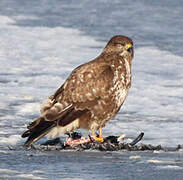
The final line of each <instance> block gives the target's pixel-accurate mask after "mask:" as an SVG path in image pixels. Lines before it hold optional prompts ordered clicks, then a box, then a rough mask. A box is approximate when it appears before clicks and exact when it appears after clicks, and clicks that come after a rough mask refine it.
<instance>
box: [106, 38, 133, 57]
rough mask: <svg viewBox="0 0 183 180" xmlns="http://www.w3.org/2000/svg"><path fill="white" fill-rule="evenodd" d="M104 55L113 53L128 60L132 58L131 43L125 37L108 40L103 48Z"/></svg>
mask: <svg viewBox="0 0 183 180" xmlns="http://www.w3.org/2000/svg"><path fill="white" fill-rule="evenodd" d="M104 52H105V53H111V54H113V53H115V54H118V55H120V56H123V57H127V58H129V57H130V59H132V58H133V54H134V53H133V41H132V40H131V39H130V38H128V37H126V36H121V35H117V36H114V37H112V38H111V39H110V41H109V42H108V43H107V45H106V47H105V48H104Z"/></svg>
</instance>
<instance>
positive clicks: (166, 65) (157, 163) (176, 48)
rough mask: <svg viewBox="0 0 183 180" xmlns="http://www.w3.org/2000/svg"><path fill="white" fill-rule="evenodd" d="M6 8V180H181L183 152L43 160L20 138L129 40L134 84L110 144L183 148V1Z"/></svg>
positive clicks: (1, 155)
mask: <svg viewBox="0 0 183 180" xmlns="http://www.w3.org/2000/svg"><path fill="white" fill-rule="evenodd" d="M7 2H10V0H7V1H4V0H2V2H1V6H0V179H48V178H49V179H64V178H72V179H75V180H76V179H94V178H95V177H97V179H110V180H111V179H115V180H116V179H120V180H121V179H123V178H124V179H144V180H146V179H157V178H161V179H173V178H175V177H176V179H178V180H179V179H182V175H183V173H182V172H183V171H182V169H183V161H182V155H183V154H182V151H179V152H169V153H167V152H130V153H129V152H120V153H108V152H106V153H101V152H37V151H26V150H24V149H22V147H21V145H22V144H23V142H24V140H22V139H21V138H20V134H21V133H22V132H23V131H24V130H25V129H26V125H27V124H28V123H29V122H30V121H32V120H33V119H34V118H36V117H37V116H39V108H40V105H41V103H42V102H43V101H44V99H45V98H47V97H48V96H50V95H51V94H52V93H54V92H55V90H56V89H57V88H58V87H59V86H60V85H61V84H62V83H63V82H64V80H65V79H66V77H67V76H68V75H69V73H70V72H71V71H72V69H73V68H75V67H77V66H78V65H80V64H82V63H84V62H87V61H88V60H91V59H93V58H95V57H96V56H97V55H99V54H100V53H101V51H102V49H103V47H104V46H105V45H106V43H107V41H108V40H109V38H110V37H111V35H115V34H118V33H121V34H122V33H123V32H124V33H123V34H124V35H129V36H132V38H133V39H134V44H135V57H134V60H133V67H132V72H133V82H132V87H131V89H130V93H129V96H128V98H127V99H126V101H125V104H124V106H123V107H122V108H121V111H120V113H119V114H118V115H117V116H116V117H115V119H114V120H113V121H110V123H109V124H108V125H107V126H106V127H105V128H104V136H108V135H111V134H112V135H120V134H121V133H125V134H126V135H127V138H129V139H130V138H134V137H136V136H137V135H138V134H139V133H140V132H141V131H143V132H144V133H145V135H144V139H143V141H142V143H147V144H148V143H150V144H153V145H158V144H161V145H163V146H165V147H166V146H167V147H169V146H171V147H172V146H174V147H175V146H177V145H178V144H183V143H182V139H183V133H182V129H183V118H182V117H183V110H182V108H183V71H182V69H183V57H182V36H181V34H182V29H183V27H182V24H183V23H181V22H182V19H183V18H181V17H182V16H183V15H181V14H180V12H182V5H181V3H180V2H181V1H169V0H168V1H166V3H165V2H164V1H159V2H158V1H157V2H156V1H148V2H147V1H133V2H134V5H133V3H132V2H131V3H129V4H128V3H126V4H121V2H122V1H117V0H115V1H114V4H110V2H109V1H107V0H102V1H100V2H98V1H94V4H93V5H91V4H90V5H89V3H84V1H80V2H82V3H78V4H77V5H74V4H73V3H74V2H72V3H71V4H68V3H67V1H63V2H64V3H63V4H62V6H58V4H59V3H60V2H59V1H58V2H59V3H58V2H57V3H58V4H53V7H52V6H50V4H49V3H48V1H46V0H45V1H44V2H47V3H45V4H46V5H45V4H44V3H43V4H41V1H38V0H37V1H35V2H34V1H27V3H25V1H24V3H23V2H21V3H23V4H20V3H19V2H20V1H17V2H16V1H12V3H9V4H7ZM33 2H34V3H33ZM106 2H108V3H106ZM150 2H151V3H152V4H150ZM163 3H165V4H166V6H165V5H164V4H163ZM59 5H60V4H59ZM40 7H41V8H40ZM49 7H51V8H50V9H49ZM80 7H85V8H81V9H82V10H81V12H80ZM93 7H96V9H92V8H93ZM136 7H137V8H136ZM120 8H122V9H123V11H121V9H120ZM111 9H112V12H111ZM79 12H80V14H79ZM109 12H110V18H109V17H108V18H106V16H107V13H109ZM170 12H171V13H170ZM121 13H122V14H121ZM50 14H51V15H52V16H51V15H50ZM83 14H85V16H83ZM147 14H148V16H147ZM49 15H50V16H49ZM151 15H152V16H151ZM128 16H129V17H130V18H128ZM50 17H51V18H50ZM81 17H82V18H81ZM122 17H126V18H125V19H126V20H125V19H124V20H123V21H121V19H122ZM59 18H61V20H60V19H59ZM80 18H81V19H80ZM149 18H150V19H149ZM40 19H41V20H40ZM73 19H75V20H77V22H74V21H73ZM59 20H60V21H59ZM105 20H106V21H105ZM180 20H181V21H180ZM58 22H59V23H60V24H59V23H58ZM87 23H88V24H89V25H88V24H87ZM133 25H134V26H133ZM82 28H83V29H82ZM135 32H136V33H137V34H135ZM84 133H85V134H86V135H87V134H88V133H87V132H84ZM42 141H43V140H42ZM8 146H13V147H16V148H15V150H12V151H10V150H9V149H8ZM114 171H115V173H114Z"/></svg>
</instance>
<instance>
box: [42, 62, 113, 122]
mask: <svg viewBox="0 0 183 180" xmlns="http://www.w3.org/2000/svg"><path fill="white" fill-rule="evenodd" d="M112 78H113V72H112V70H111V68H110V66H108V65H107V64H105V63H97V62H95V61H94V62H92V63H87V64H84V65H82V66H79V67H78V68H76V69H75V70H74V71H73V72H72V73H71V75H70V76H69V78H68V79H67V80H66V82H65V83H64V84H63V85H62V86H61V87H60V88H59V89H58V90H57V91H56V92H55V94H54V95H53V96H52V97H51V98H50V100H49V102H51V103H50V104H49V103H46V104H45V105H44V106H43V109H44V110H42V112H43V115H44V117H45V118H46V119H47V120H51V121H53V120H56V119H60V117H62V116H63V114H64V116H65V113H67V112H73V111H74V112H73V113H74V116H76V114H77V111H79V113H78V114H79V115H81V111H83V112H86V109H87V110H90V109H91V108H92V107H93V105H94V104H95V103H97V101H98V100H99V99H101V98H105V97H106V96H107V97H108V93H109V91H108V90H109V88H110V86H111V83H112ZM67 115H68V114H67ZM70 119H72V118H70ZM60 120H61V121H64V119H63V118H62V119H60ZM67 121H68V118H67ZM68 122H69V121H68ZM62 123H63V124H65V123H64V122H62ZM62 123H61V124H62Z"/></svg>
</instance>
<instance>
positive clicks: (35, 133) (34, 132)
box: [22, 118, 56, 147]
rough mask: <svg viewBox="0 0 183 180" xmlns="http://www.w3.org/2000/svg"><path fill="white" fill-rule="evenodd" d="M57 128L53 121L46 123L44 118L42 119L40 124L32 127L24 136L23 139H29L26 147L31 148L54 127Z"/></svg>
mask: <svg viewBox="0 0 183 180" xmlns="http://www.w3.org/2000/svg"><path fill="white" fill-rule="evenodd" d="M55 126H56V123H55V122H53V121H45V120H44V118H41V120H40V122H39V124H37V125H36V126H34V127H32V128H31V129H29V130H27V131H26V132H24V133H23V134H22V137H23V138H24V137H28V139H27V141H26V142H25V144H24V145H25V146H27V147H28V146H30V145H31V144H32V143H34V142H36V141H38V140H39V139H40V138H42V137H43V136H45V135H46V134H47V133H48V132H49V131H50V130H51V129H52V128H53V127H55Z"/></svg>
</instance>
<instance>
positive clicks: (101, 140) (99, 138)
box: [94, 137, 104, 142]
mask: <svg viewBox="0 0 183 180" xmlns="http://www.w3.org/2000/svg"><path fill="white" fill-rule="evenodd" d="M94 139H95V140H96V141H99V142H104V139H103V138H102V137H96V138H94Z"/></svg>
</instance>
